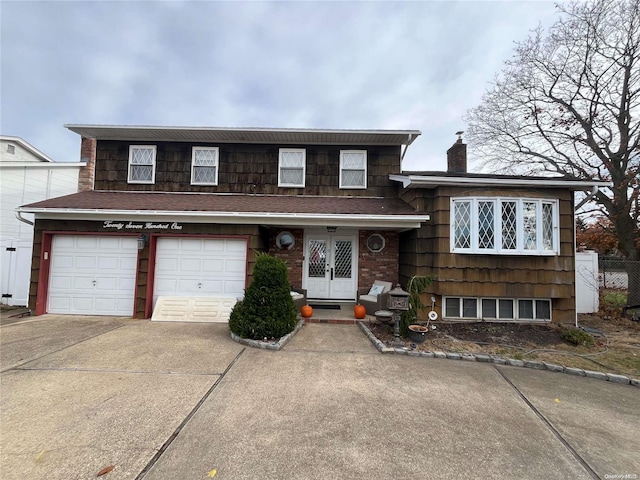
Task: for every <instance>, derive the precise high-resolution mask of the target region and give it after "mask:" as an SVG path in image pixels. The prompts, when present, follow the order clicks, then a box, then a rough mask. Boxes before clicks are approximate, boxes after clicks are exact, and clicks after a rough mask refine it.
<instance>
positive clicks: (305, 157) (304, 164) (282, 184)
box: [278, 148, 307, 188]
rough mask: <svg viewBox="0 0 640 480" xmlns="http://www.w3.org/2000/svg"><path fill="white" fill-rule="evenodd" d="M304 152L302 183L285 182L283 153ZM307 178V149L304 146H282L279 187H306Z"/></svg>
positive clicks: (279, 163) (279, 153) (279, 157)
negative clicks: (283, 178)
mask: <svg viewBox="0 0 640 480" xmlns="http://www.w3.org/2000/svg"><path fill="white" fill-rule="evenodd" d="M288 152H290V153H302V183H301V184H297V183H284V182H283V181H282V178H281V177H282V154H283V153H288ZM306 178H307V150H306V149H304V148H281V149H280V150H279V151H278V187H287V188H304V186H305V183H306Z"/></svg>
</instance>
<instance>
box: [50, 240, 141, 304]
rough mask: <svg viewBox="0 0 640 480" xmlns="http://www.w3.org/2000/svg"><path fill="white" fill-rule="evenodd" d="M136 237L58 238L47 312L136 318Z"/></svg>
mask: <svg viewBox="0 0 640 480" xmlns="http://www.w3.org/2000/svg"><path fill="white" fill-rule="evenodd" d="M137 260H138V240H137V238H136V237H115V236H102V237H100V236H91V235H55V236H54V237H53V244H52V247H51V270H50V276H49V295H48V303H47V312H49V313H67V314H82V315H123V316H132V315H133V313H134V312H133V305H134V295H135V283H136V267H137Z"/></svg>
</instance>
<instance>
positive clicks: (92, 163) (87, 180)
mask: <svg viewBox="0 0 640 480" xmlns="http://www.w3.org/2000/svg"><path fill="white" fill-rule="evenodd" d="M96 143H97V142H96V140H95V138H85V137H82V143H81V144H80V161H81V162H86V163H87V165H86V166H85V167H82V168H81V169H80V173H79V176H78V191H79V192H86V191H88V190H93V182H94V178H95V168H96Z"/></svg>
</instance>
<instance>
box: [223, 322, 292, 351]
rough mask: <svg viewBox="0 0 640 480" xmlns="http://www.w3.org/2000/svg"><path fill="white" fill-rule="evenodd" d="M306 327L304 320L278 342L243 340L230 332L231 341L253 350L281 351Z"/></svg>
mask: <svg viewBox="0 0 640 480" xmlns="http://www.w3.org/2000/svg"><path fill="white" fill-rule="evenodd" d="M303 326H304V319H302V320H299V321H298V323H297V324H296V326H295V328H294V329H293V331H292V332H289V333H287V334H286V335H285V336H284V337H280V339H279V340H278V341H277V342H275V341H274V342H268V341H267V342H265V341H263V340H251V339H248V338H242V337H239V336H237V335H236V334H235V333H233V332H229V333H231V340H233V341H234V342H238V343H240V344H242V345H246V346H248V347H253V348H260V349H262V350H276V351H277V350H281V349H282V348H283V347H284V346H285V345H286V344H287V343H289V341H290V340H291V339H292V338H293V337H294V336H295V334H296V333H298V330H300V329H301V328H302V327H303Z"/></svg>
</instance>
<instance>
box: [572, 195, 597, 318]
mask: <svg viewBox="0 0 640 480" xmlns="http://www.w3.org/2000/svg"><path fill="white" fill-rule="evenodd" d="M599 190H600V187H598V186H597V185H594V186H593V187H591V193H590V194H589V195H587V196H586V197H584V198H583V199H582V201H581V202H580V203H579V204H578V205H576V206H575V208H574V209H573V211H574V215H573V276H574V278H573V298H575V299H577V298H578V288H577V283H578V281H577V280H578V277H577V275H578V272H577V271H576V253H578V245H576V215H575V212H577V211H578V210H579V209H580V207H582V206H583V205H584V204H585V203H587V202H588V201H590V200H591V199H592V198H593V197H595V196H596V194H597V193H598V191H599ZM575 323H576V328H580V327H578V305H577V303H576V322H575Z"/></svg>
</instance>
